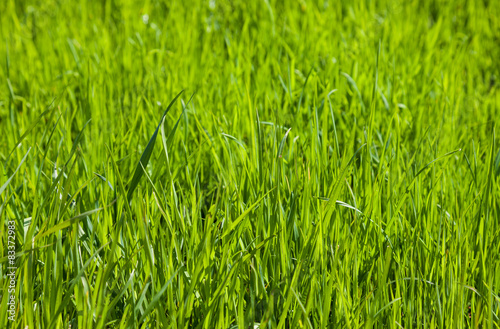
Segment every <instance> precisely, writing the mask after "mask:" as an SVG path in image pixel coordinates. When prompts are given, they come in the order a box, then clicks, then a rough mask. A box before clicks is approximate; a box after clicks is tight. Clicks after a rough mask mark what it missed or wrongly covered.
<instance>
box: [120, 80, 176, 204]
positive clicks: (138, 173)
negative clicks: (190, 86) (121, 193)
mask: <svg viewBox="0 0 500 329" xmlns="http://www.w3.org/2000/svg"><path fill="white" fill-rule="evenodd" d="M183 92H184V90H181V92H180V93H178V94H177V96H175V98H174V99H173V100H172V101H171V102H170V104H168V106H167V109H166V110H165V112H163V115H162V116H161V119H160V123H158V127H156V130H155V132H154V134H153V136H151V139H150V140H149V142H148V145H147V146H146V149H145V150H144V152H143V153H142V155H141V159H140V160H139V163H138V164H137V166H136V168H135V172H134V176H133V177H132V181H131V182H130V187H129V189H128V193H127V201H129V202H130V198H131V197H132V193H134V190H135V189H136V188H137V185H138V184H139V181H140V180H141V177H142V175H143V174H144V171H143V169H142V167H144V168H146V166H147V165H148V162H149V158H151V154H153V149H154V146H155V141H156V137H157V136H158V131H159V130H160V126H161V123H162V122H163V119H164V118H165V116H166V115H167V113H168V111H169V110H170V108H171V107H172V105H174V103H175V101H176V100H177V98H179V96H180V95H181V94H182V93H183Z"/></svg>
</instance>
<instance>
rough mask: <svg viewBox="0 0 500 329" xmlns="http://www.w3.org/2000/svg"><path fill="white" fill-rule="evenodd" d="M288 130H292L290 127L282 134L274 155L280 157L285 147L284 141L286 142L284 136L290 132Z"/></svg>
mask: <svg viewBox="0 0 500 329" xmlns="http://www.w3.org/2000/svg"><path fill="white" fill-rule="evenodd" d="M290 130H292V128H289V129H288V130H287V131H286V133H285V136H283V138H282V139H281V143H280V146H279V147H278V154H277V155H276V157H278V158H279V157H280V156H281V154H282V153H283V147H285V142H286V138H287V137H288V134H289V133H290Z"/></svg>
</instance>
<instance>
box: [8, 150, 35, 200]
mask: <svg viewBox="0 0 500 329" xmlns="http://www.w3.org/2000/svg"><path fill="white" fill-rule="evenodd" d="M30 151H31V147H30V148H29V149H28V152H26V154H25V155H24V157H23V159H22V160H21V162H20V163H19V165H18V166H17V168H16V170H15V171H14V173H13V174H12V176H10V177H9V179H7V181H6V182H5V183H4V184H3V185H2V187H0V196H1V195H2V193H3V191H5V189H6V188H7V186H8V185H9V183H10V181H11V180H12V178H14V176H15V175H16V173H17V172H18V171H19V168H21V165H22V164H23V162H24V161H25V160H26V158H27V157H28V154H29V153H30Z"/></svg>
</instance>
